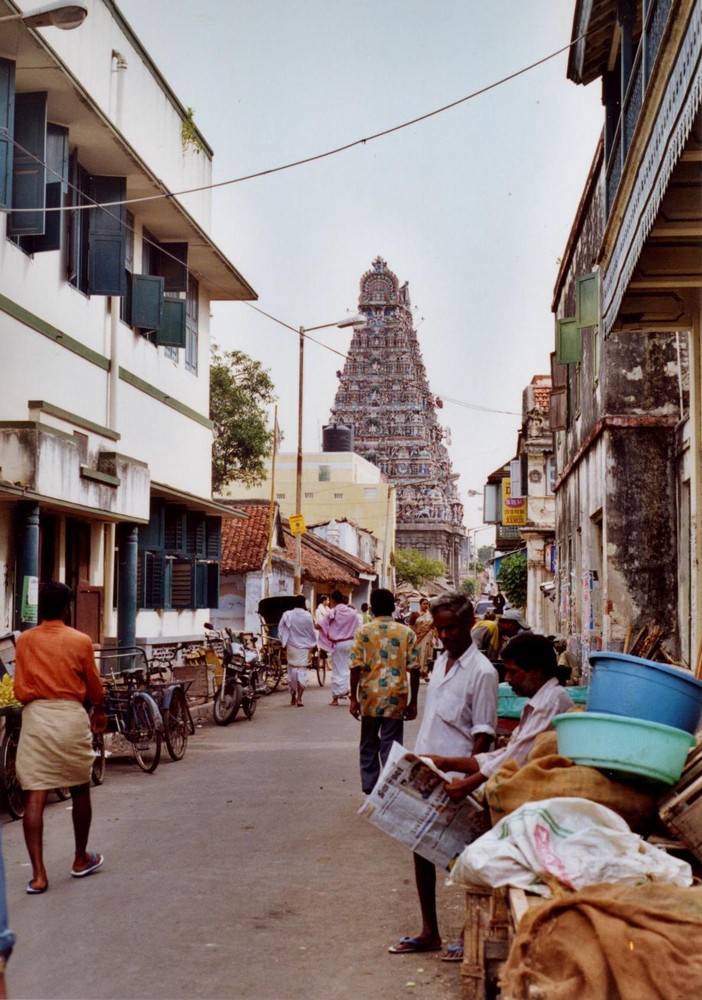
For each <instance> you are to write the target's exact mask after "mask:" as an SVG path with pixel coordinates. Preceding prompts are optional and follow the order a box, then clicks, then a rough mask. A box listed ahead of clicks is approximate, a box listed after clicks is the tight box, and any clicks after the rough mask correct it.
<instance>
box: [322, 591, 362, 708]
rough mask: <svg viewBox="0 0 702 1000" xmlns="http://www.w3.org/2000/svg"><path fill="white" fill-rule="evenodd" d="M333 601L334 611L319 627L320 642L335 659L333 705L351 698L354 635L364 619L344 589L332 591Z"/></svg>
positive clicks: (332, 672)
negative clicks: (343, 699) (344, 592)
mask: <svg viewBox="0 0 702 1000" xmlns="http://www.w3.org/2000/svg"><path fill="white" fill-rule="evenodd" d="M329 603H330V604H331V610H330V611H329V613H328V614H327V615H325V616H324V618H323V619H322V621H321V623H320V626H319V645H320V648H321V649H325V650H326V651H327V652H328V653H329V657H330V660H331V690H332V700H331V702H330V703H329V704H330V705H338V704H339V698H348V697H349V694H350V684H351V669H350V665H349V659H350V657H351V647H352V645H353V638H354V636H355V634H356V632H357V630H358V628H359V626H360V624H361V622H360V619H359V615H358V612H357V611H356V610H355V608H352V607H349V605H348V604H347V603H346V597H344V595H343V594H342V593H341V591H340V590H335V591H334V592H333V593H332V595H331V599H330V602H329Z"/></svg>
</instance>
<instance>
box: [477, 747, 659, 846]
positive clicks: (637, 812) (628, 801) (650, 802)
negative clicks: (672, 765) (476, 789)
mask: <svg viewBox="0 0 702 1000" xmlns="http://www.w3.org/2000/svg"><path fill="white" fill-rule="evenodd" d="M659 795H660V789H659V788H657V787H655V786H652V785H645V784H633V783H628V782H623V781H614V780H612V778H608V777H607V776H606V775H605V774H603V773H602V772H601V771H598V770H597V769H596V768H594V767H584V766H582V765H580V764H574V763H573V761H572V760H569V759H568V758H567V757H561V756H560V755H559V753H558V742H557V738H556V733H555V732H552V731H549V732H546V733H542V734H541V735H540V736H537V738H536V742H535V744H534V748H533V750H532V751H531V753H530V754H529V759H528V761H527V763H526V764H525V765H524V766H523V767H519V765H518V764H517V762H516V761H513V760H508V761H506V762H505V763H504V764H503V765H502V767H501V768H500V770H499V771H497V773H496V774H493V775H492V777H491V778H490V779H489V780H488V781H487V783H486V785H485V798H486V801H487V804H488V806H489V808H490V818H491V820H492V822H493V824H494V823H497V822H499V820H501V819H502V818H503V817H504V816H507V815H508V814H509V813H512V812H514V810H515V809H518V808H519V806H521V805H524V804H525V803H526V802H538V801H540V800H542V799H555V798H563V797H569V798H580V799H589V800H590V801H591V802H598V803H599V804H600V805H602V806H606V807H607V808H608V809H612V810H613V811H614V812H616V813H617V814H618V815H619V816H621V817H622V818H623V819H624V820H626V823H627V825H628V826H629V827H630V828H631V829H632V830H635V831H636V832H637V833H641V834H644V835H645V834H648V833H650V832H651V830H653V829H654V828H655V827H656V824H657V820H658V809H657V805H656V803H657V799H658V796H659Z"/></svg>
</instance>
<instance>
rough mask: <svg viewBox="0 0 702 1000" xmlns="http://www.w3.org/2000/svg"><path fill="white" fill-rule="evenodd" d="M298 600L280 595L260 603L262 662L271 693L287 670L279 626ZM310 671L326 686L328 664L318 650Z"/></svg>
mask: <svg viewBox="0 0 702 1000" xmlns="http://www.w3.org/2000/svg"><path fill="white" fill-rule="evenodd" d="M295 601H296V599H295V597H294V596H293V595H292V594H279V595H278V596H277V597H264V598H262V600H260V601H259V602H258V616H259V618H260V619H261V648H260V653H259V655H260V657H261V661H262V662H263V663H265V664H266V667H267V671H268V688H269V690H270V691H275V689H276V688H277V687H278V685H279V684H280V682H281V680H282V678H283V675H284V674H285V671H286V668H287V658H286V656H285V649H284V647H283V644H282V643H281V641H280V639H279V638H278V625H279V624H280V619H281V618H282V617H283V615H284V613H285V612H286V611H290V610H291V609H292V608H294V607H296V603H295ZM309 669H310V670H314V671H315V673H316V674H317V683H318V684H319V686H320V687H323V686H324V681H325V679H326V673H327V663H326V660H325V659H324V657H323V656H322V655H321V653H320V651H319V650H318V649H315V650H314V651H313V652H312V654H311V656H310V663H309Z"/></svg>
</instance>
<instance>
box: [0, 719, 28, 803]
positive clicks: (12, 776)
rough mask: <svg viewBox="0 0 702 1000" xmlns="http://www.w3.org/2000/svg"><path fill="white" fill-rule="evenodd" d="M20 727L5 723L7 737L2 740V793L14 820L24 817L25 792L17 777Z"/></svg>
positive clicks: (0, 783)
mask: <svg viewBox="0 0 702 1000" xmlns="http://www.w3.org/2000/svg"><path fill="white" fill-rule="evenodd" d="M19 733H20V727H19V725H12V724H11V723H10V725H8V724H7V722H6V723H5V735H4V736H3V738H2V747H1V748H0V758H1V759H2V775H1V776H0V792H1V793H2V801H3V805H4V806H5V808H6V809H7V811H8V813H9V814H10V816H12V818H13V819H22V817H23V816H24V792H23V791H22V786H21V785H20V783H19V778H18V777H17V766H16V764H17V744H18V743H19Z"/></svg>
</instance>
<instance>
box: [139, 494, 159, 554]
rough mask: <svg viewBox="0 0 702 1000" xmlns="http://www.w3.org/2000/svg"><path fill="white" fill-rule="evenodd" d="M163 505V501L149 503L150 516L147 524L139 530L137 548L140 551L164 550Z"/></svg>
mask: <svg viewBox="0 0 702 1000" xmlns="http://www.w3.org/2000/svg"><path fill="white" fill-rule="evenodd" d="M164 515H165V503H164V501H163V500H158V499H156V500H152V501H151V516H150V517H149V523H148V524H143V525H141V527H140V528H139V539H138V546H139V548H140V549H155V550H158V551H162V550H163V549H164V547H165V546H164V531H165V516H164Z"/></svg>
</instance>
